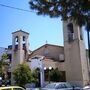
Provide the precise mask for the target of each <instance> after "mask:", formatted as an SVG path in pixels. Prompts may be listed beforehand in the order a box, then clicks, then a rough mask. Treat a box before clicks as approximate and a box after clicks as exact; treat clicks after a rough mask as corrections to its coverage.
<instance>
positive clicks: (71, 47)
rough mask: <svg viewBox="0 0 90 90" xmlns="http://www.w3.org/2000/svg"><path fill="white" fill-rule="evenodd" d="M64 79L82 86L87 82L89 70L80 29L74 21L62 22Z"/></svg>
mask: <svg viewBox="0 0 90 90" xmlns="http://www.w3.org/2000/svg"><path fill="white" fill-rule="evenodd" d="M63 34H64V53H65V67H66V80H67V81H68V82H71V83H76V84H79V85H81V86H84V85H86V84H88V83H89V72H88V65H87V59H86V51H85V46H84V41H83V35H82V29H81V28H80V27H79V26H78V25H76V24H75V23H74V22H72V21H70V20H67V21H64V22H63Z"/></svg>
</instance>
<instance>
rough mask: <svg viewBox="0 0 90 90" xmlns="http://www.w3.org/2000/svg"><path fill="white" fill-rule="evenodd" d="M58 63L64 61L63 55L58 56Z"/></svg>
mask: <svg viewBox="0 0 90 90" xmlns="http://www.w3.org/2000/svg"><path fill="white" fill-rule="evenodd" d="M59 61H61V62H62V61H64V54H60V55H59Z"/></svg>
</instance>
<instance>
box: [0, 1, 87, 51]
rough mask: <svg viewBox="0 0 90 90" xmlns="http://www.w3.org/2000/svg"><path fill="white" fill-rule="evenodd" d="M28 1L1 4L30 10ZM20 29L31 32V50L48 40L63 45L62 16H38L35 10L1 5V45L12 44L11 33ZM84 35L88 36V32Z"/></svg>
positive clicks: (50, 42)
mask: <svg viewBox="0 0 90 90" xmlns="http://www.w3.org/2000/svg"><path fill="white" fill-rule="evenodd" d="M28 2H29V0H0V4H5V5H8V6H13V7H17V8H22V9H27V10H30V9H29V4H28ZM19 29H22V30H24V31H26V32H28V33H30V36H29V43H30V49H31V50H35V49H36V48H38V47H40V46H42V45H44V44H45V43H46V40H47V43H48V44H55V45H60V46H62V45H63V32H62V30H63V28H62V22H61V20H60V18H53V19H51V18H49V17H48V16H38V15H36V13H34V12H24V11H19V10H14V9H11V8H6V7H2V6H0V47H7V46H8V45H10V44H12V34H11V33H12V32H14V31H16V30H19ZM84 37H85V38H86V34H85V35H84ZM85 40H86V39H85ZM86 47H87V46H86Z"/></svg>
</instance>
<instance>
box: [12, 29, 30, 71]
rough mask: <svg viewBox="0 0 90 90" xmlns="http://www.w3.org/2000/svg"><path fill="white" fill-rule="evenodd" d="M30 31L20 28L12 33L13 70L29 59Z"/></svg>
mask: <svg viewBox="0 0 90 90" xmlns="http://www.w3.org/2000/svg"><path fill="white" fill-rule="evenodd" d="M28 38H29V33H27V32H25V31H22V30H19V31H16V32H13V33H12V63H11V70H12V71H13V70H14V69H15V68H16V66H17V65H18V64H22V63H23V62H24V61H25V60H27V56H28V54H29V43H28Z"/></svg>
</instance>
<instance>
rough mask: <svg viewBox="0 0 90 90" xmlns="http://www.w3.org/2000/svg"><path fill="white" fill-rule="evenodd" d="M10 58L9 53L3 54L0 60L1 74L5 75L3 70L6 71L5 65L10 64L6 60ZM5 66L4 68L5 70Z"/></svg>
mask: <svg viewBox="0 0 90 90" xmlns="http://www.w3.org/2000/svg"><path fill="white" fill-rule="evenodd" d="M7 59H8V55H7V54H3V55H2V57H1V60H0V76H2V75H3V72H4V71H5V66H6V65H8V63H7V62H6V60H7ZM3 68H4V70H3Z"/></svg>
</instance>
